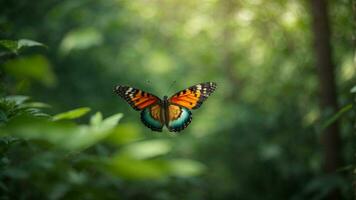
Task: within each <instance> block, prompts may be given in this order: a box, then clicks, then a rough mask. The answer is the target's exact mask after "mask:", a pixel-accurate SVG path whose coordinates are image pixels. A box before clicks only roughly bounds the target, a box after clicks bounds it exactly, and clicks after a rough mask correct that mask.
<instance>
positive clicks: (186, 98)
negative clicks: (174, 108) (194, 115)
mask: <svg viewBox="0 0 356 200" xmlns="http://www.w3.org/2000/svg"><path fill="white" fill-rule="evenodd" d="M215 89H216V83H214V82H206V83H200V84H197V85H194V86H192V87H189V88H188V89H185V90H182V91H180V92H178V93H176V94H175V95H173V96H172V97H171V98H170V99H169V101H170V103H172V104H177V105H180V106H183V107H186V108H188V109H197V108H199V107H200V106H201V105H202V104H203V102H204V101H205V100H206V99H207V98H208V97H209V96H210V95H211V94H212V93H213V92H214V91H215Z"/></svg>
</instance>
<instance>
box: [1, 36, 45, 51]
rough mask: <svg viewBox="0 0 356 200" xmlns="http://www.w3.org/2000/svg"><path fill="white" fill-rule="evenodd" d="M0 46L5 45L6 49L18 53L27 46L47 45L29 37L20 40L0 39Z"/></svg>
mask: <svg viewBox="0 0 356 200" xmlns="http://www.w3.org/2000/svg"><path fill="white" fill-rule="evenodd" d="M0 46H3V47H5V48H6V49H8V50H10V51H11V52H13V53H16V54H17V53H18V52H19V51H20V50H21V49H23V48H27V47H35V46H41V47H46V48H47V46H46V45H44V44H42V43H40V42H37V41H34V40H29V39H20V40H18V41H16V40H0Z"/></svg>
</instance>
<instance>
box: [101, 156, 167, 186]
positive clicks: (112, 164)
mask: <svg viewBox="0 0 356 200" xmlns="http://www.w3.org/2000/svg"><path fill="white" fill-rule="evenodd" d="M107 167H108V170H109V171H111V172H112V173H113V174H115V175H117V176H119V177H121V178H125V179H132V180H147V179H161V178H164V177H166V176H167V175H168V172H169V165H168V164H167V162H165V161H163V160H135V159H132V158H129V157H124V156H116V157H114V158H112V159H111V160H110V161H109V162H108V164H107Z"/></svg>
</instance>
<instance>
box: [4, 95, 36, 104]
mask: <svg viewBox="0 0 356 200" xmlns="http://www.w3.org/2000/svg"><path fill="white" fill-rule="evenodd" d="M28 99H30V97H28V96H23V95H11V96H7V97H5V100H6V101H10V102H15V104H16V105H20V104H23V103H24V102H25V101H27V100H28Z"/></svg>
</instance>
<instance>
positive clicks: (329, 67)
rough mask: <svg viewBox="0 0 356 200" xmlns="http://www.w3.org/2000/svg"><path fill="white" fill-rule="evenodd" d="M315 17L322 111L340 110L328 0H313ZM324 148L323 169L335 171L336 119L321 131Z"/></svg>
mask: <svg viewBox="0 0 356 200" xmlns="http://www.w3.org/2000/svg"><path fill="white" fill-rule="evenodd" d="M311 8H312V18H313V32H314V43H315V56H316V67H317V71H318V77H319V90H320V91H319V92H320V108H321V110H322V111H324V112H325V111H329V110H330V111H332V113H335V111H337V109H338V106H337V96H336V95H337V94H336V84H335V72H334V64H333V59H332V49H331V44H330V27H329V18H328V10H327V9H328V2H327V0H325V1H324V0H312V1H311ZM321 140H322V141H321V142H322V147H323V150H324V166H323V167H324V170H325V172H326V173H334V172H336V170H337V169H338V168H340V167H341V165H342V159H341V154H340V148H341V140H340V135H339V126H338V122H337V121H336V122H334V123H333V124H331V125H330V126H329V127H327V128H326V129H324V131H323V133H322V138H321ZM340 198H341V197H340V192H339V191H338V190H336V189H335V190H334V191H332V192H330V193H329V194H328V199H333V200H335V199H340Z"/></svg>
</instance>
